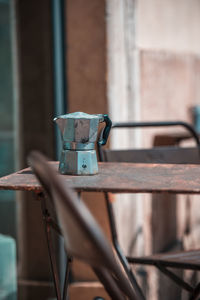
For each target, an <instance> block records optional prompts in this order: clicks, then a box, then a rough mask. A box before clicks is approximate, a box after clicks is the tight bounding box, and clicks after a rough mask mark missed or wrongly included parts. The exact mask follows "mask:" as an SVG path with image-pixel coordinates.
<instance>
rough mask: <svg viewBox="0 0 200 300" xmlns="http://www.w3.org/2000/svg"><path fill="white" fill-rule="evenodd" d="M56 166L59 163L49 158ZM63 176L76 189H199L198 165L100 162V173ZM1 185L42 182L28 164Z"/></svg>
mask: <svg viewBox="0 0 200 300" xmlns="http://www.w3.org/2000/svg"><path fill="white" fill-rule="evenodd" d="M52 164H53V165H54V167H55V169H58V163H57V162H52ZM58 176H62V178H64V179H65V180H66V181H67V182H68V183H69V184H70V185H71V186H72V187H73V188H75V189H76V190H78V191H96V192H101V191H106V192H113V193H127V192H130V193H183V194H185V193H191V194H195V193H196V194H198V193H200V166H198V165H170V164H168V165H164V164H148V165H147V164H133V163H99V174H97V175H91V176H70V175H60V174H59V175H58ZM0 189H4V190H8V189H11V190H26V191H35V192H40V191H41V186H40V184H39V183H38V181H37V180H36V178H35V176H34V175H33V173H32V171H31V170H30V169H29V168H27V169H24V170H21V171H19V172H16V173H13V174H11V175H8V176H5V177H2V178H0Z"/></svg>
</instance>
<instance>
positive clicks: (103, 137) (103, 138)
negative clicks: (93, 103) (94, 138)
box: [98, 115, 112, 146]
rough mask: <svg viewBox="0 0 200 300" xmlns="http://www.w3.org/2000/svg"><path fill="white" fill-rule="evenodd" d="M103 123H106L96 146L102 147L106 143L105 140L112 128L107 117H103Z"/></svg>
mask: <svg viewBox="0 0 200 300" xmlns="http://www.w3.org/2000/svg"><path fill="white" fill-rule="evenodd" d="M103 118H104V120H103V121H104V122H105V123H106V126H105V128H104V131H103V133H102V137H101V139H100V140H99V141H98V144H99V145H101V146H103V145H105V144H106V143H107V139H108V136H109V133H110V129H111V127H112V121H111V120H110V119H109V117H108V115H103Z"/></svg>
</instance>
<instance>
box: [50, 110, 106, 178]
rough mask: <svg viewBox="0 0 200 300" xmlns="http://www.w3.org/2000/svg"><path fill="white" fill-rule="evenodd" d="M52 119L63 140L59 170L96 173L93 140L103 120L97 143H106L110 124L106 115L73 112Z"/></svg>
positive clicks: (73, 173) (64, 172) (88, 173)
mask: <svg viewBox="0 0 200 300" xmlns="http://www.w3.org/2000/svg"><path fill="white" fill-rule="evenodd" d="M54 121H55V122H56V123H57V124H58V126H59V128H60V131H61V136H62V141H63V149H62V153H61V158H60V164H59V172H60V173H61V174H72V175H92V174H97V173H98V164H97V156H96V151H95V142H96V140H97V133H98V127H99V123H101V122H105V123H106V126H105V128H104V131H103V134H102V137H101V139H100V140H99V141H98V143H99V144H101V145H105V144H106V142H107V139H108V135H109V132H110V129H111V126H112V122H111V120H110V119H109V118H108V116H107V115H103V114H97V115H89V114H86V113H83V112H75V113H71V114H66V115H61V116H58V117H56V118H54Z"/></svg>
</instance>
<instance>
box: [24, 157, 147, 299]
mask: <svg viewBox="0 0 200 300" xmlns="http://www.w3.org/2000/svg"><path fill="white" fill-rule="evenodd" d="M28 160H29V164H30V166H31V168H32V169H33V171H34V173H35V175H36V177H37V178H38V180H39V181H40V183H41V185H42V186H43V188H44V191H45V194H46V196H47V197H48V198H49V199H50V200H51V201H53V203H54V207H55V209H56V213H57V215H58V219H59V223H60V226H61V227H58V226H57V225H56V224H55V222H52V219H51V218H50V217H49V214H48V212H47V211H46V205H45V202H44V201H43V200H42V202H43V204H42V207H43V216H45V224H47V226H46V228H47V231H48V229H49V227H48V226H49V225H51V227H53V228H54V229H55V230H56V231H57V232H58V233H59V234H60V233H64V240H65V247H66V250H67V253H70V257H71V256H73V255H74V254H75V256H76V255H77V253H79V254H80V253H81V251H82V249H75V253H73V252H74V250H72V249H73V247H75V246H76V245H75V246H74V245H72V247H71V246H70V242H69V244H68V243H67V241H69V240H70V235H71V239H72V240H73V234H74V233H73V232H71V233H69V231H67V230H66V228H67V227H68V226H69V228H70V221H68V219H67V218H66V217H63V216H62V214H63V211H64V209H67V210H68V211H69V212H70V216H72V218H73V220H76V222H77V223H76V226H77V228H78V229H79V230H80V231H82V232H83V236H84V233H86V236H87V238H88V240H86V243H91V244H92V245H93V253H94V255H95V253H98V255H100V263H98V262H95V264H94V265H93V262H91V258H90V256H89V255H88V257H85V258H84V254H83V257H82V259H83V260H85V259H86V260H88V261H89V262H88V261H87V262H88V263H89V265H90V266H91V267H92V269H93V270H94V272H95V273H96V275H97V277H98V278H99V280H100V281H101V282H102V284H103V285H104V287H105V289H106V290H107V292H108V294H109V295H110V296H111V298H112V299H115V300H125V299H130V300H136V299H143V298H142V297H141V296H140V294H138V291H137V286H134V284H133V283H132V282H131V281H130V279H129V276H128V274H126V273H124V270H122V269H123V268H121V267H122V266H121V265H120V264H119V262H118V261H117V260H116V259H115V256H114V254H113V250H112V248H111V246H110V244H109V242H108V241H107V239H106V237H105V236H104V234H103V233H102V231H101V229H100V228H99V226H98V225H97V223H96V221H95V219H94V218H93V216H92V215H91V214H90V212H89V210H88V209H87V208H86V206H85V205H84V204H83V202H82V201H79V200H80V198H79V197H78V196H77V195H76V194H75V193H74V192H73V191H72V190H71V189H70V187H69V186H67V185H66V183H64V182H62V177H60V178H59V179H58V176H57V175H56V172H55V170H53V169H52V167H51V166H50V165H49V164H48V163H47V160H46V159H45V157H44V156H43V155H41V154H40V153H38V152H33V153H31V154H30V155H29V159H28ZM40 197H42V199H44V197H43V194H41V195H40ZM78 202H79V203H80V205H81V207H80V208H79V205H77V203H78ZM91 225H92V226H91ZM73 228H74V227H73ZM72 231H73V230H72ZM66 232H67V233H66ZM67 235H68V236H67ZM66 236H67V239H66ZM47 238H48V242H49V241H50V239H49V236H48V232H47ZM72 244H73V242H72ZM49 245H50V252H52V247H51V242H49ZM79 248H81V246H80V247H79ZM95 251H96V252H95ZM81 255H82V254H80V256H81ZM50 257H51V255H50ZM79 258H81V257H79ZM97 258H98V256H97ZM51 265H52V267H53V268H52V269H53V270H54V271H55V262H54V259H51ZM68 270H69V268H68V267H67V271H66V278H67V279H68ZM54 280H55V283H56V286H57V287H58V285H59V284H58V280H57V278H55V279H54ZM67 281H68V280H66V282H67ZM58 296H59V293H58V294H57V298H58ZM65 296H66V294H65ZM58 299H59V298H58ZM63 299H65V298H63Z"/></svg>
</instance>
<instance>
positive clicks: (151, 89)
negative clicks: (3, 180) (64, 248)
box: [0, 0, 200, 299]
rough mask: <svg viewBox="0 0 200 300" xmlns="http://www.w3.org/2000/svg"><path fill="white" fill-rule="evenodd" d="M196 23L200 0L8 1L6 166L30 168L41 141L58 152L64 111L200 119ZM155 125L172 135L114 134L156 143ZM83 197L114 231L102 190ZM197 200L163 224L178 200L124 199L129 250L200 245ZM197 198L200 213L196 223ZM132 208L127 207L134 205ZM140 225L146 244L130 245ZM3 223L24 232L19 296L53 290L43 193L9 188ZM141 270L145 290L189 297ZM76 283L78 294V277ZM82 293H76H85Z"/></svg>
mask: <svg viewBox="0 0 200 300" xmlns="http://www.w3.org/2000/svg"><path fill="white" fill-rule="evenodd" d="M199 29H200V1H199V0H191V1H188V0H168V1H161V0H148V1H145V0H42V1H33V0H29V1H27V0H0V175H1V176H4V175H7V174H9V173H11V172H14V171H15V170H19V169H21V168H24V167H26V166H27V161H26V158H27V155H28V153H29V152H30V151H31V150H32V149H38V150H40V151H42V152H43V153H44V154H46V155H47V156H48V157H50V158H51V159H54V160H55V159H58V158H59V153H60V148H61V140H60V135H59V132H58V131H57V129H56V128H55V127H54V124H53V121H52V120H53V118H54V117H55V116H56V115H59V114H64V113H68V112H75V111H83V112H86V113H91V114H93V113H108V115H109V117H110V118H111V120H112V121H170V120H172V121H174V120H182V121H187V122H189V123H191V124H193V125H194V126H197V124H196V123H195V120H196V119H195V113H196V112H198V107H199V106H200V37H199ZM196 129H197V131H199V128H198V126H197V127H196ZM158 134H164V135H165V130H164V129H159V130H158V129H157V130H153V129H148V130H141V129H137V130H133V131H131V132H130V131H124V133H123V134H120V135H113V136H112V137H111V140H110V144H112V145H113V146H115V147H117V146H119V144H120V146H123V147H127V146H128V147H136V148H138V147H151V146H152V145H153V144H154V142H155V135H158ZM167 134H169V136H170V137H171V138H173V136H174V135H176V136H177V135H178V136H179V135H181V134H182V131H181V129H174V130H172V129H170V132H169V129H168V131H167ZM119 141H120V142H119ZM184 143H186V144H187V145H188V144H189V145H190V144H191V142H190V140H189V141H188V140H186V141H184ZM83 197H84V199H85V201H86V203H87V205H88V206H89V207H90V209H91V210H92V212H93V213H94V214H95V216H96V217H97V219H98V221H99V223H100V224H101V225H102V227H103V228H104V230H105V232H106V233H107V234H108V236H109V226H108V222H106V221H105V220H106V219H107V215H106V208H105V203H104V198H103V196H102V195H101V194H99V195H95V204H94V195H93V194H91V193H90V194H85V195H84V196H83ZM189 200H190V199H189ZM189 200H188V198H187V197H183V196H182V197H181V198H180V199H178V200H177V205H176V207H175V208H174V207H173V211H174V209H175V210H176V216H175V217H174V221H173V222H172V223H173V226H171V227H170V226H168V227H166V223H167V221H168V218H169V216H170V214H171V213H172V211H171V209H172V208H171V207H165V208H164V211H165V212H166V211H168V212H167V213H163V207H158V206H156V207H155V202H153V200H152V199H150V197H148V196H146V195H145V196H143V197H142V196H141V195H138V196H135V197H134V199H132V198H131V199H130V198H127V199H126V200H125V201H123V202H122V201H121V202H120V199H116V201H115V203H114V206H115V210H116V213H117V214H118V229H119V234H120V241H121V243H122V246H123V248H124V251H125V252H126V253H129V254H131V253H136V254H149V253H152V252H158V251H161V250H163V249H164V248H167V246H169V245H171V242H173V241H177V243H172V244H173V249H178V248H179V246H180V243H181V245H182V246H184V247H186V248H187V247H196V246H199V245H198V237H199V235H200V229H199V228H200V227H199V226H200V217H199V215H198V209H197V207H198V202H197V201H195V200H194V201H192V202H190V201H189ZM197 200H198V199H197ZM188 203H189V204H188ZM191 203H194V204H192V205H193V206H192V208H191ZM188 205H190V211H191V215H193V216H194V218H193V219H192V220H193V221H190V230H189V233H188V231H187V230H186V227H187V226H188V223H187V224H186V221H185V220H186V215H187V214H186V212H187V211H188ZM123 208H126V211H127V208H130V209H128V214H127V212H126V213H125V212H124V210H123ZM155 211H156V213H155ZM159 218H162V219H165V218H166V222H163V223H164V225H163V227H162V226H161V227H162V228H161V227H159V225H155V220H156V222H157V224H159ZM188 218H189V219H190V216H189V217H187V222H188ZM152 224H153V225H152ZM157 226H158V227H159V230H160V231H159V232H158V235H157V236H156V234H155V232H156V230H155V228H157ZM138 228H140V229H139V231H138ZM160 228H161V229H160ZM166 228H167V229H166ZM187 229H188V227H187ZM137 232H139V236H138V238H137V243H135V244H134V245H132V244H131V246H130V243H131V242H130V241H131V240H133V238H134V237H135V234H136V233H137ZM0 233H1V234H3V235H9V236H11V237H12V238H13V239H14V240H15V241H16V245H17V273H18V299H50V298H53V297H54V296H55V295H54V290H53V285H52V276H51V271H50V266H49V260H48V256H47V254H46V253H47V246H46V242H45V237H44V229H43V223H42V217H41V211H40V204H39V203H38V201H35V199H34V195H31V194H30V193H25V192H24V193H17V194H16V193H13V192H10V191H1V192H0ZM164 233H165V234H164ZM186 233H187V234H186ZM130 237H131V238H130ZM60 255H61V257H62V253H61V254H60ZM61 264H62V262H61ZM73 268H74V278H75V280H76V281H77V282H82V281H84V282H85V281H89V282H90V281H94V280H95V279H94V276H93V274H92V273H91V272H90V271H89V270H88V271H87V270H86V269H85V266H83V265H82V264H79V263H76V262H75V263H74V267H73ZM61 269H62V268H61ZM136 272H138V274H139V275H138V276H139V278H140V281H141V282H142V284H143V285H144V286H145V293H146V295H147V299H179V298H180V297H181V291H180V290H179V289H178V288H176V287H174V286H173V287H171V285H170V283H168V282H167V283H166V280H163V278H162V276H161V275H158V274H157V272H156V271H155V270H151V268H150V269H148V268H139V269H137V270H136ZM188 276H191V277H192V276H193V274H192V275H191V274H189V275H188ZM195 276H196V275H195ZM161 284H162V285H163V286H164V289H162V291H161V289H160V285H161ZM169 287H170V291H169ZM74 289H75V290H76V291H78V293H79V295H80V286H79V285H78V284H77V286H76V287H75V288H74ZM76 291H75V292H74V291H73V292H72V297H71V298H70V299H82V298H79V297H77V296H76V295H77V294H76ZM81 291H82V290H81ZM166 291H167V292H166ZM73 293H74V294H73ZM81 293H82V295H83V294H84V293H83V292H81ZM169 293H172V294H171V296H169ZM166 295H167V296H166ZM83 297H84V296H83ZM165 297H166V298H165ZM182 297H184V295H182ZM2 299H3V298H2ZM83 299H86V298H83ZM183 299H187V298H183Z"/></svg>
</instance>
